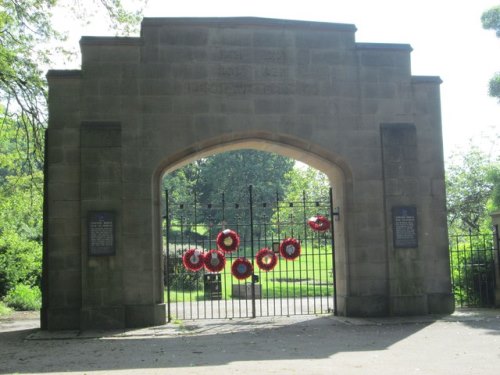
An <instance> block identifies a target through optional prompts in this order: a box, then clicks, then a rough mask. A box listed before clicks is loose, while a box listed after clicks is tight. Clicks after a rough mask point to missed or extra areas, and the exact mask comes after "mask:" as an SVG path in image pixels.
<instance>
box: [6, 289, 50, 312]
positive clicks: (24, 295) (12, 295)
mask: <svg viewBox="0 0 500 375" xmlns="http://www.w3.org/2000/svg"><path fill="white" fill-rule="evenodd" d="M4 302H5V303H6V304H7V305H8V306H9V307H11V308H13V309H15V310H23V311H25V310H39V309H40V307H42V293H41V292H40V288H38V287H36V286H35V287H30V286H29V285H25V284H18V285H16V286H15V287H14V288H13V289H11V290H9V292H8V293H7V295H6V296H5V298H4Z"/></svg>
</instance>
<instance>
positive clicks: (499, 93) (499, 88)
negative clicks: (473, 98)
mask: <svg viewBox="0 0 500 375" xmlns="http://www.w3.org/2000/svg"><path fill="white" fill-rule="evenodd" d="M488 89H489V91H488V93H489V95H490V96H492V97H495V98H499V99H500V73H498V72H497V73H495V75H494V76H493V77H492V78H491V79H490V82H489V86H488Z"/></svg>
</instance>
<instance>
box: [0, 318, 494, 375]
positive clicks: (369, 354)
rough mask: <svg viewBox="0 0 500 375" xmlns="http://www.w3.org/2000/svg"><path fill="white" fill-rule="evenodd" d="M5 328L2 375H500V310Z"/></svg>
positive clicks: (0, 335)
mask: <svg viewBox="0 0 500 375" xmlns="http://www.w3.org/2000/svg"><path fill="white" fill-rule="evenodd" d="M37 325H38V323H37V321H36V320H33V319H29V318H28V319H25V320H11V321H0V374H10V373H18V374H32V373H43V374H181V375H183V374H204V375H205V374H218V375H224V374H231V375H236V374H261V375H265V374H287V375H288V374H301V375H302V374H307V375H308V374H342V375H350V374H363V375H366V374H368V375H370V374H397V375H408V374H443V375H445V374H446V375H449V374H453V375H461V374H468V375H469V374H470V375H472V374H474V375H475V374H481V375H490V374H491V375H493V374H495V375H498V374H500V310H460V311H458V312H457V313H455V314H453V315H451V316H447V317H429V316H426V317H416V318H393V319H352V318H351V319H347V318H335V317H332V316H321V317H311V316H309V317H300V316H298V317H291V318H286V317H280V318H258V319H234V320H231V321H228V320H225V321H222V320H205V321H186V322H181V323H180V324H169V325H165V326H161V327H154V328H147V329H138V330H123V331H113V332H111V331H107V332H84V333H81V332H62V333H61V332H60V333H47V332H41V331H39V330H38V329H37Z"/></svg>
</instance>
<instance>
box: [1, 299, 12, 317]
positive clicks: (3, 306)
mask: <svg viewBox="0 0 500 375" xmlns="http://www.w3.org/2000/svg"><path fill="white" fill-rule="evenodd" d="M11 312H12V310H11V309H10V308H8V307H7V305H6V304H5V303H3V302H1V301H0V318H2V317H5V316H9V315H10V313H11Z"/></svg>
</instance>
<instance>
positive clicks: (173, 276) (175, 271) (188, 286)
mask: <svg viewBox="0 0 500 375" xmlns="http://www.w3.org/2000/svg"><path fill="white" fill-rule="evenodd" d="M169 261H170V265H169V267H170V275H169V280H168V281H170V286H171V287H172V289H174V290H177V291H192V290H199V289H200V288H201V287H202V286H203V285H202V280H203V271H198V272H192V271H188V270H187V269H186V268H185V267H184V265H183V264H182V258H181V256H180V255H171V256H170V259H169ZM165 282H167V280H165Z"/></svg>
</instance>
